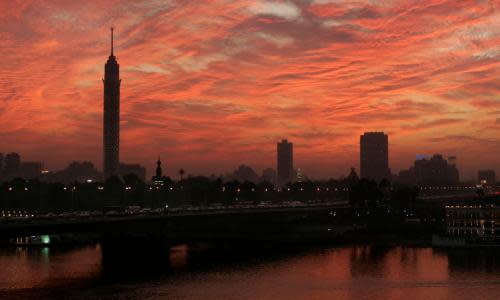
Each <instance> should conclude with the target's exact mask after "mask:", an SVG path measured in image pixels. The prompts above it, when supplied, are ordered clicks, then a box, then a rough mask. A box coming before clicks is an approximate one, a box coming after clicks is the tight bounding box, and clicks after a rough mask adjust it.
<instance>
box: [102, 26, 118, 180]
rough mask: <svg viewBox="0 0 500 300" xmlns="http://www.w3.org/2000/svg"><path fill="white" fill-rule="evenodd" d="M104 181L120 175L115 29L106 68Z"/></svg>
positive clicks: (104, 81)
mask: <svg viewBox="0 0 500 300" xmlns="http://www.w3.org/2000/svg"><path fill="white" fill-rule="evenodd" d="M103 83H104V118H103V121H104V124H103V131H104V132H103V140H104V179H107V178H109V177H110V176H118V175H119V161H120V160H119V159H120V158H119V151H120V83H121V79H120V65H119V64H118V62H117V61H116V57H115V56H114V54H113V28H111V54H110V55H109V58H108V61H107V62H106V65H105V66H104V79H103Z"/></svg>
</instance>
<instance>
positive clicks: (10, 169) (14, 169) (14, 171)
mask: <svg viewBox="0 0 500 300" xmlns="http://www.w3.org/2000/svg"><path fill="white" fill-rule="evenodd" d="M20 166H21V156H20V155H19V154H17V153H15V152H12V153H9V154H7V155H5V158H4V167H3V171H4V176H5V179H12V178H14V177H16V176H19V167H20Z"/></svg>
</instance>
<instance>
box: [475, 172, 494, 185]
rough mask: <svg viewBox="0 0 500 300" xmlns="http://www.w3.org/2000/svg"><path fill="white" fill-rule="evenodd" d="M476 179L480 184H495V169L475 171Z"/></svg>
mask: <svg viewBox="0 0 500 300" xmlns="http://www.w3.org/2000/svg"><path fill="white" fill-rule="evenodd" d="M477 181H478V182H479V183H480V184H485V185H495V184H496V181H497V176H496V174H495V170H479V171H478V172H477Z"/></svg>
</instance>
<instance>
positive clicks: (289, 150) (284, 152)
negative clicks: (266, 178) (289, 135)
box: [277, 140, 293, 187]
mask: <svg viewBox="0 0 500 300" xmlns="http://www.w3.org/2000/svg"><path fill="white" fill-rule="evenodd" d="M277 154H278V155H277V156H278V157H277V158H278V161H277V162H278V166H277V169H278V178H277V179H278V186H280V187H283V186H284V185H285V184H287V183H288V182H290V181H292V179H293V144H292V143H289V142H288V141H287V140H282V141H281V142H280V143H278V144H277Z"/></svg>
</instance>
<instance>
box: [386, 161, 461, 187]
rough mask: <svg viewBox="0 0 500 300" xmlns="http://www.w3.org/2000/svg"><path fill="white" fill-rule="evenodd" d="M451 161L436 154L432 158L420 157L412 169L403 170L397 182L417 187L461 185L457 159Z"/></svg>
mask: <svg viewBox="0 0 500 300" xmlns="http://www.w3.org/2000/svg"><path fill="white" fill-rule="evenodd" d="M451 158H452V159H451V163H450V161H448V160H446V159H444V157H443V156H442V155H441V154H434V155H433V156H432V157H430V158H426V157H419V158H418V159H417V160H415V163H414V165H413V166H412V167H410V168H409V169H407V170H401V171H400V172H399V175H398V176H397V178H396V181H397V182H399V183H404V184H417V185H438V186H439V185H447V184H457V183H459V172H458V169H457V166H456V157H453V156H452V157H451Z"/></svg>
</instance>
